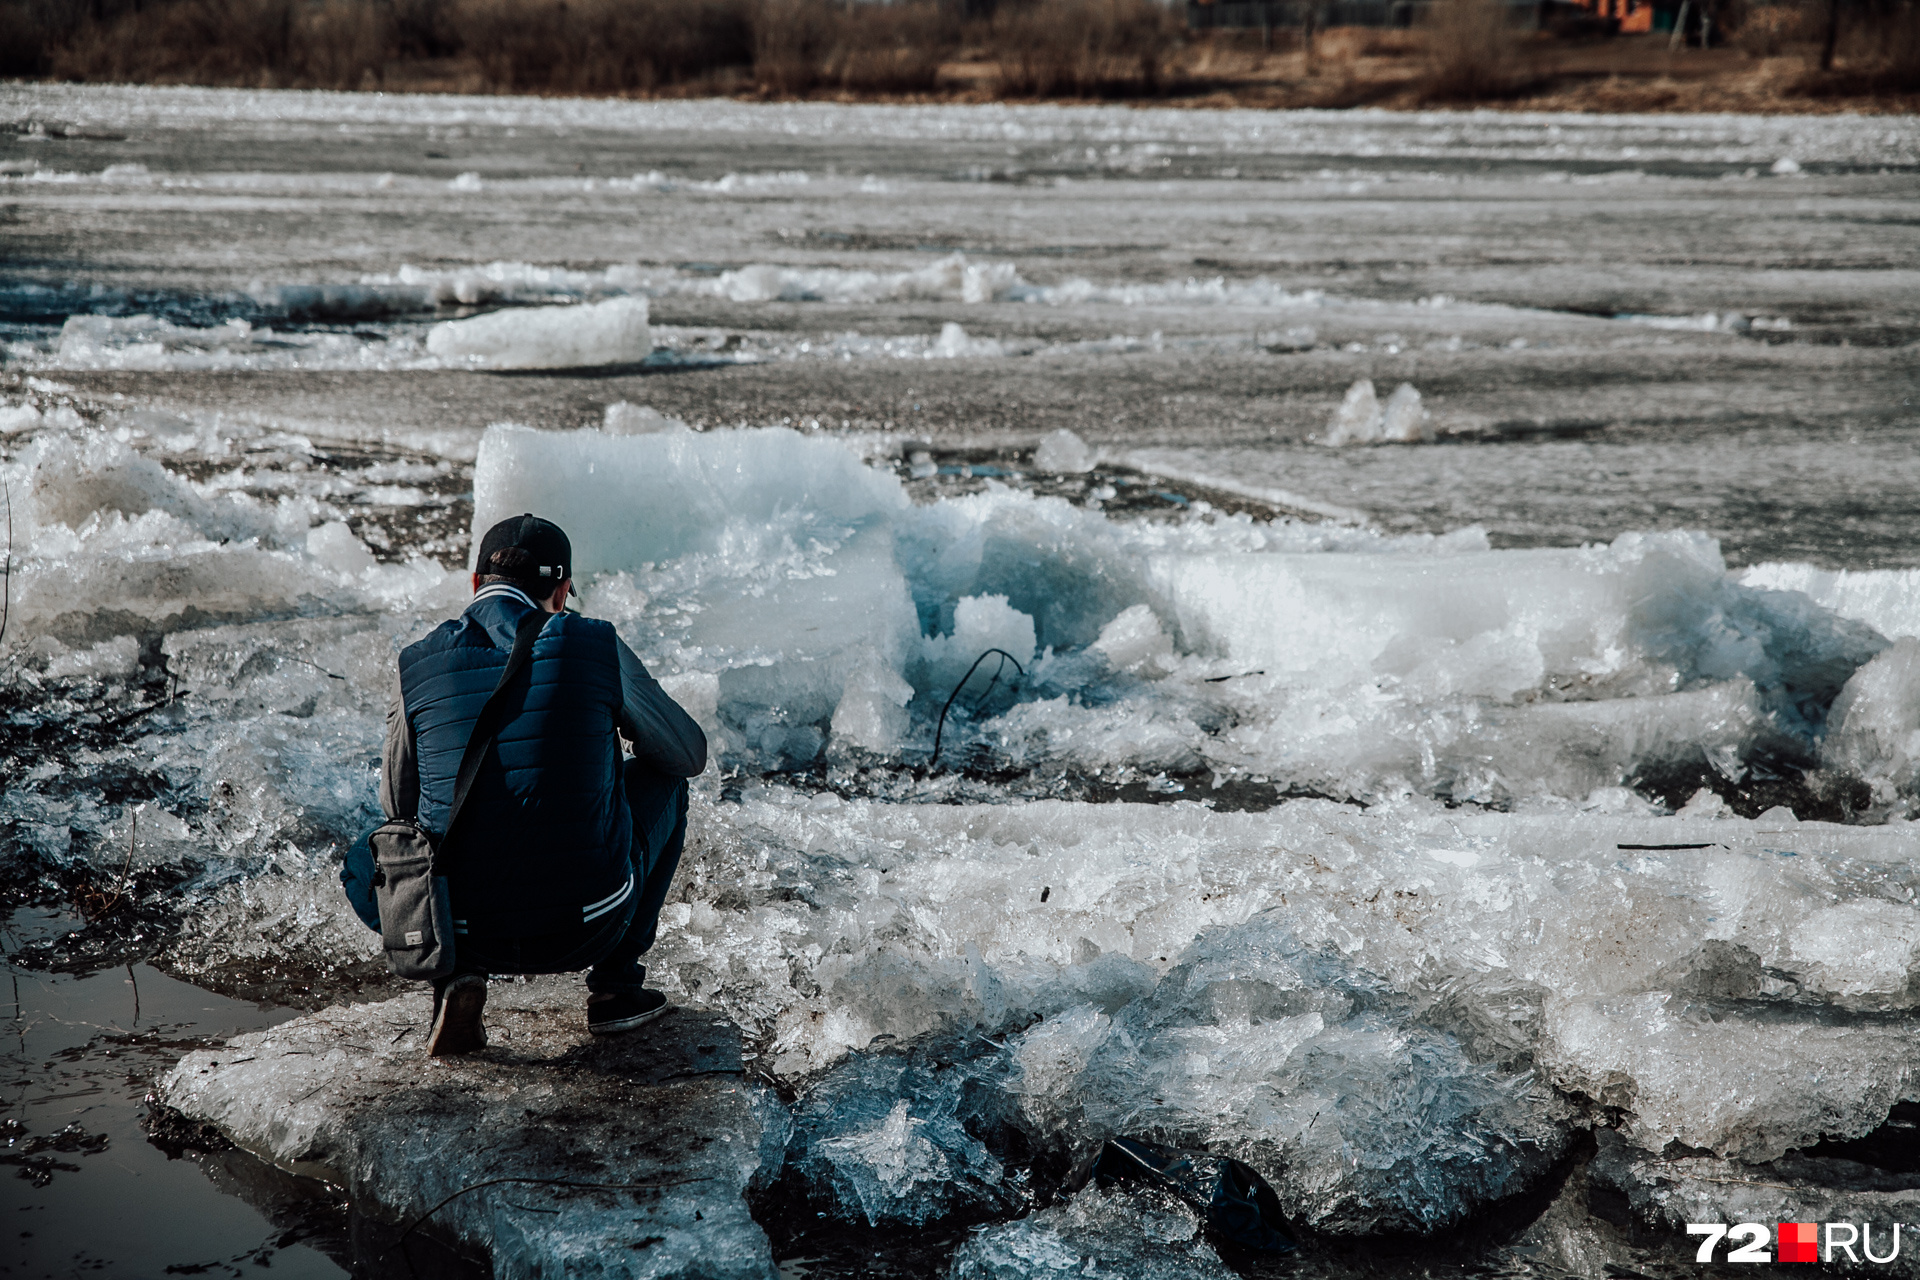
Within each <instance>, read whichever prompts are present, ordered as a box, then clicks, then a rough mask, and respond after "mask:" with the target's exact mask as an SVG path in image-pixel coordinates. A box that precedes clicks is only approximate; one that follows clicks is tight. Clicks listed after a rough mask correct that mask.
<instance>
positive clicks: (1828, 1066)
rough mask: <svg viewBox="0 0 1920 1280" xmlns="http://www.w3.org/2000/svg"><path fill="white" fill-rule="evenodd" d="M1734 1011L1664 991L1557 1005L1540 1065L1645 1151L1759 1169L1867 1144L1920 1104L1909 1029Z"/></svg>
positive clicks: (1916, 1046)
mask: <svg viewBox="0 0 1920 1280" xmlns="http://www.w3.org/2000/svg"><path fill="white" fill-rule="evenodd" d="M1725 1013H1726V1011H1724V1010H1722V1009H1720V1008H1718V1007H1716V1006H1715V1005H1713V1004H1701V1005H1695V1004H1692V1003H1689V1002H1688V1001H1686V1000H1685V999H1683V998H1682V997H1679V996H1676V995H1674V994H1671V993H1669V992H1665V991H1650V992H1647V993H1645V994H1643V995H1638V996H1632V997H1629V998H1626V999H1619V1000H1600V1001H1594V1002H1591V1003H1579V1004H1556V1005H1551V1006H1550V1007H1549V1008H1548V1011H1547V1018H1546V1024H1545V1029H1546V1043H1545V1047H1544V1048H1543V1051H1542V1054H1541V1058H1542V1061H1543V1062H1544V1063H1545V1064H1546V1065H1547V1067H1548V1069H1549V1071H1550V1072H1551V1075H1552V1079H1553V1081H1554V1083H1555V1084H1557V1085H1558V1086H1559V1087H1560V1088H1561V1089H1563V1090H1566V1091H1568V1092H1570V1093H1582V1094H1585V1095H1586V1096H1588V1097H1590V1098H1592V1099H1594V1100H1595V1101H1596V1102H1599V1103H1602V1104H1604V1105H1606V1106H1609V1107H1618V1108H1620V1109H1621V1110H1622V1111H1623V1112H1624V1113H1625V1122H1624V1123H1623V1124H1622V1125H1621V1133H1622V1134H1623V1135H1624V1136H1625V1137H1626V1138H1627V1139H1628V1140H1629V1141H1631V1142H1633V1143H1635V1144H1636V1145H1639V1146H1642V1147H1647V1148H1649V1149H1651V1150H1654V1151H1658V1150H1660V1149H1662V1148H1663V1147H1665V1146H1666V1144H1667V1143H1669V1142H1675V1141H1677V1142H1681V1143H1684V1144H1685V1145H1687V1146H1689V1147H1695V1148H1704V1149H1707V1150H1710V1151H1713V1152H1715V1153H1716V1154H1718V1155H1722V1156H1728V1157H1731V1158H1734V1159H1739V1160H1749V1161H1763V1160H1772V1159H1776V1158H1778V1157H1779V1156H1780V1155H1781V1154H1783V1153H1784V1152H1786V1151H1788V1150H1789V1149H1791V1148H1795V1147H1803V1146H1806V1145H1807V1144H1809V1143H1812V1142H1817V1141H1819V1140H1820V1139H1821V1138H1822V1137H1836V1138H1852V1137H1858V1136H1859V1135H1861V1134H1864V1133H1866V1132H1868V1131H1870V1130H1872V1129H1874V1128H1875V1127H1877V1126H1878V1125H1879V1124H1880V1122H1881V1121H1883V1120H1885V1119H1886V1116H1887V1112H1888V1111H1889V1110H1890V1109H1891V1108H1892V1106H1893V1104H1894V1103H1895V1102H1897V1101H1899V1100H1901V1099H1902V1098H1911V1097H1915V1096H1916V1095H1920V1080H1916V1079H1915V1078H1914V1073H1913V1066H1912V1064H1913V1061H1914V1055H1915V1053H1916V1051H1920V1028H1917V1027H1915V1026H1914V1024H1913V1023H1912V1022H1911V1021H1907V1020H1902V1021H1899V1022H1884V1021H1879V1020H1876V1019H1875V1018H1873V1017H1872V1016H1871V1015H1866V1016H1862V1015H1852V1016H1849V1015H1846V1014H1840V1013H1833V1012H1820V1011H1805V1012H1793V1013H1791V1014H1789V1013H1788V1012H1787V1010H1785V1009H1780V1010H1777V1011H1775V1012H1774V1013H1773V1016H1770V1017H1768V1018H1766V1019H1764V1020H1763V1019H1759V1018H1741V1017H1729V1016H1725Z"/></svg>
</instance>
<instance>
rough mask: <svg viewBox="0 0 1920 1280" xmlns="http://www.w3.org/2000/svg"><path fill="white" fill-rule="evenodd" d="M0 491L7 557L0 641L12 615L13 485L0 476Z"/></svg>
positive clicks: (1, 572)
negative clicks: (4, 504)
mask: <svg viewBox="0 0 1920 1280" xmlns="http://www.w3.org/2000/svg"><path fill="white" fill-rule="evenodd" d="M0 493H4V494H5V495H6V499H7V558H6V562H5V567H4V568H0V641H5V640H6V638H7V619H8V618H9V617H11V616H12V615H13V486H12V485H10V484H8V483H7V480H6V477H5V476H0Z"/></svg>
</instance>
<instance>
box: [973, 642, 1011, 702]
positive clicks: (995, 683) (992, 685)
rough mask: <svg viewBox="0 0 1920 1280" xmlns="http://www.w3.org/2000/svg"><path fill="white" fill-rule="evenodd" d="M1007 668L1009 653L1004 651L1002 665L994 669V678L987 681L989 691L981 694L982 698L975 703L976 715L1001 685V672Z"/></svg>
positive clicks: (1001, 657)
mask: <svg viewBox="0 0 1920 1280" xmlns="http://www.w3.org/2000/svg"><path fill="white" fill-rule="evenodd" d="M1006 669H1007V655H1006V654H1004V653H1003V654H1001V655H1000V665H999V666H997V667H995V668H994V669H993V679H991V680H989V681H987V691H986V692H985V693H983V694H981V695H980V700H979V701H978V702H976V703H974V704H973V713H974V714H975V715H979V714H980V712H981V711H982V710H983V709H984V708H985V707H986V705H987V699H988V698H991V697H992V696H993V691H994V690H995V689H997V688H999V687H1000V676H1001V673H1003V672H1004V671H1006Z"/></svg>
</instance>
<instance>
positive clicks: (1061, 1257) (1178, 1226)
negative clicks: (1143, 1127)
mask: <svg viewBox="0 0 1920 1280" xmlns="http://www.w3.org/2000/svg"><path fill="white" fill-rule="evenodd" d="M1233 1274H1234V1273H1233V1272H1232V1271H1230V1270H1229V1269H1228V1268H1227V1266H1226V1265H1225V1264H1224V1263H1223V1262H1221V1260H1220V1255H1219V1254H1217V1253H1216V1252H1214V1249H1213V1246H1212V1245H1210V1244H1209V1243H1207V1241H1206V1239H1205V1237H1204V1236H1203V1235H1202V1234H1201V1232H1200V1222H1199V1219H1198V1217H1196V1216H1195V1214H1194V1212H1193V1210H1191V1209H1189V1208H1188V1207H1187V1206H1186V1205H1184V1204H1182V1203H1181V1202H1180V1201H1179V1200H1176V1199H1175V1198H1173V1197H1172V1196H1170V1195H1167V1194H1165V1193H1161V1192H1155V1191H1112V1192H1108V1191H1102V1190H1101V1189H1100V1188H1098V1187H1088V1188H1086V1189H1085V1190H1083V1191H1081V1192H1080V1193H1079V1194H1078V1195H1076V1196H1074V1197H1073V1198H1072V1199H1071V1200H1069V1201H1067V1202H1066V1203H1064V1204H1059V1205H1055V1206H1053V1207H1052V1208H1048V1209H1042V1210H1041V1211H1039V1212H1038V1213H1034V1214H1031V1215H1029V1216H1028V1217H1025V1218H1021V1219H1019V1220H1018V1221H1014V1222H1005V1223H1001V1224H999V1225H997V1226H991V1227H983V1228H981V1229H980V1230H978V1231H976V1232H975V1233H974V1234H973V1235H972V1236H970V1237H969V1238H968V1239H967V1240H966V1241H965V1243H963V1244H962V1245H961V1246H960V1247H959V1248H958V1249H957V1250H955V1251H954V1255H953V1260H952V1262H951V1263H950V1264H949V1265H948V1269H947V1280H1043V1278H1044V1280H1052V1278H1053V1277H1060V1278H1061V1280H1065V1277H1068V1276H1086V1277H1093V1276H1110V1277H1115V1278H1116V1280H1117V1278H1118V1277H1121V1276H1125V1277H1128V1280H1228V1277H1230V1276H1232V1275H1233Z"/></svg>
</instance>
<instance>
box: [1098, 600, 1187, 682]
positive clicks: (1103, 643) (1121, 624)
mask: <svg viewBox="0 0 1920 1280" xmlns="http://www.w3.org/2000/svg"><path fill="white" fill-rule="evenodd" d="M1091 647H1092V648H1093V649H1095V650H1097V651H1098V652H1099V653H1100V654H1101V655H1102V656H1103V657H1105V658H1106V660H1107V662H1108V663H1109V664H1110V665H1111V666H1112V667H1113V668H1114V670H1116V671H1132V670H1134V669H1135V668H1137V667H1141V666H1144V665H1145V664H1146V663H1148V662H1150V661H1151V660H1153V659H1155V658H1161V657H1165V656H1167V655H1168V654H1171V653H1172V652H1173V641H1172V639H1171V638H1169V637H1168V635H1167V633H1166V631H1165V630H1164V629H1163V628H1162V627H1161V626H1160V619H1159V618H1157V617H1155V616H1154V612H1153V610H1152V609H1151V608H1150V607H1149V606H1147V605H1144V604H1136V605H1132V606H1130V607H1128V608H1126V609H1122V610H1121V611H1120V612H1119V613H1118V614H1117V615H1115V616H1114V619H1113V621H1112V622H1109V623H1108V624H1107V625H1106V626H1104V627H1102V628H1100V638H1099V639H1097V640H1095V641H1094V642H1093V644H1092V646H1091Z"/></svg>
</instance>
